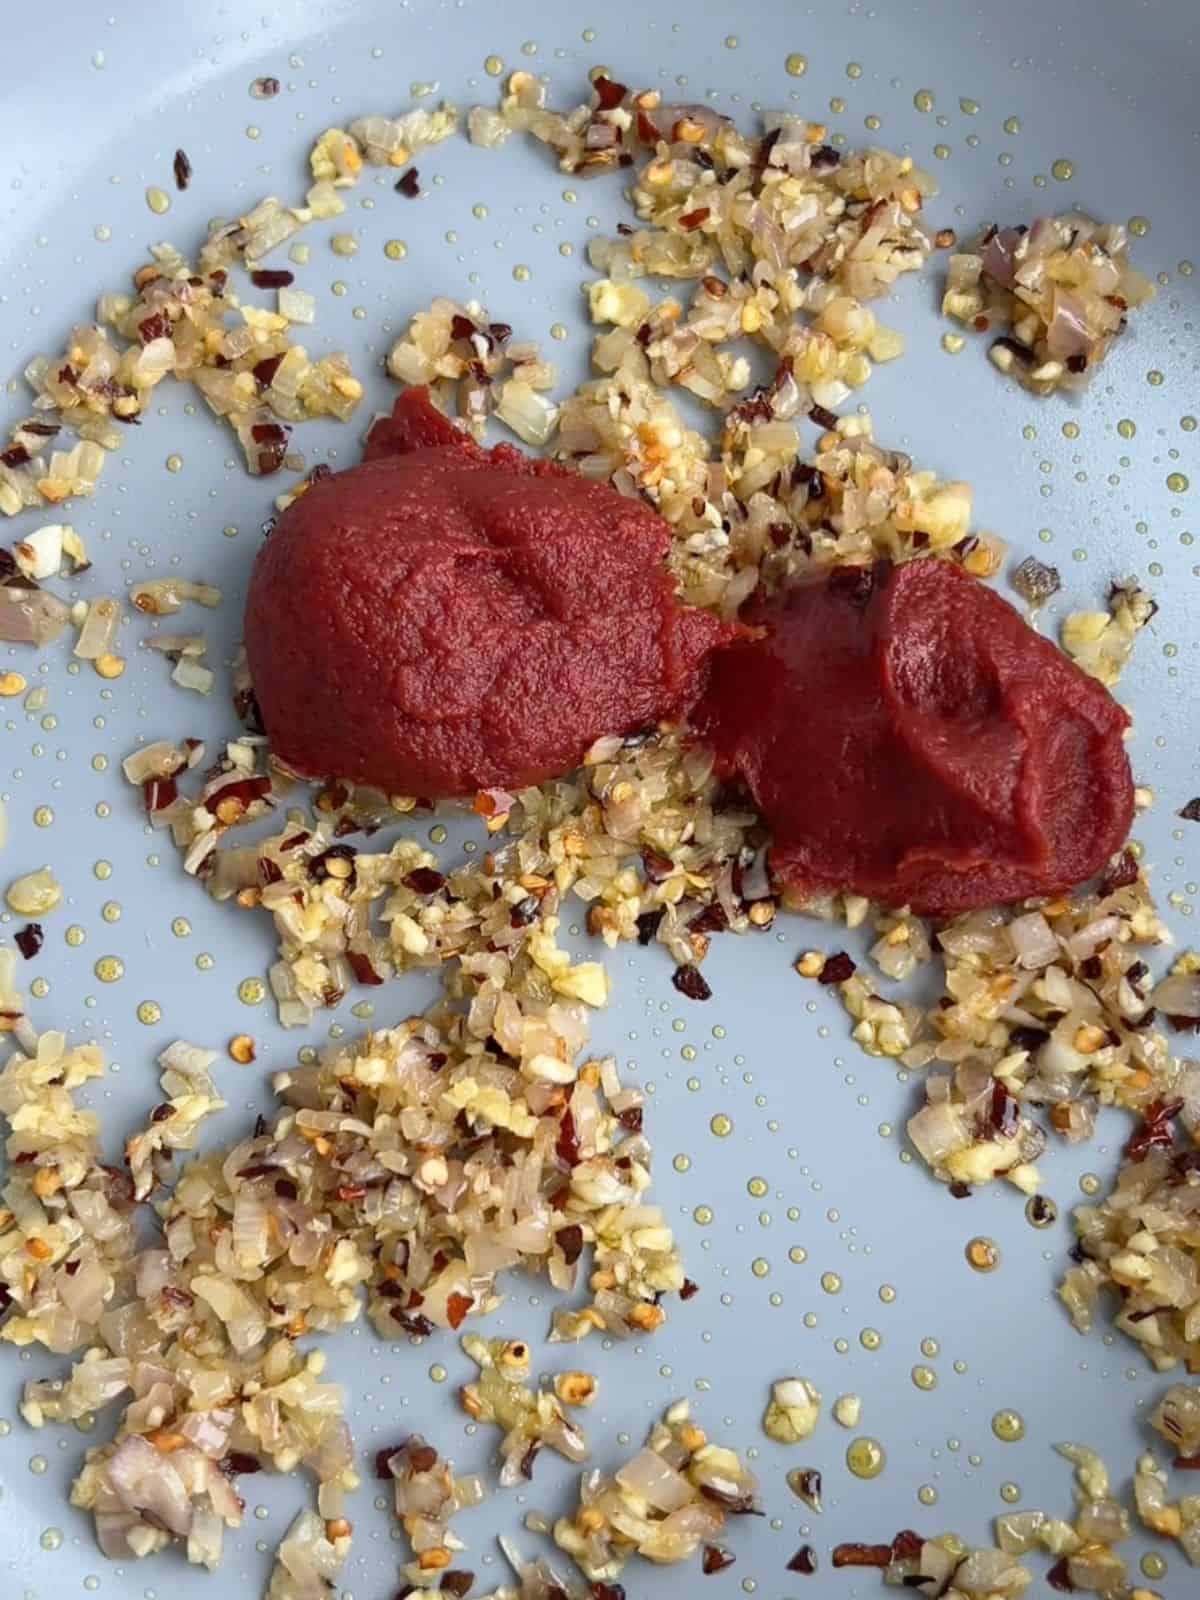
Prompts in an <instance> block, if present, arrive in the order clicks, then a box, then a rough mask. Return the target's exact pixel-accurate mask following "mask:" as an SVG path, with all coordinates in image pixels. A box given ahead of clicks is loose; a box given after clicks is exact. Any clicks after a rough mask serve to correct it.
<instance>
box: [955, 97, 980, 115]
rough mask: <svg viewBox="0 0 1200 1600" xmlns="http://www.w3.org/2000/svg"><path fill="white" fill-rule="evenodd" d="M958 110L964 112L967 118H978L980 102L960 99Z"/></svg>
mask: <svg viewBox="0 0 1200 1600" xmlns="http://www.w3.org/2000/svg"><path fill="white" fill-rule="evenodd" d="M958 109H959V110H960V111H961V112H962V114H963V115H964V116H965V117H974V116H978V114H979V101H978V100H966V99H960V100H959V102H958Z"/></svg>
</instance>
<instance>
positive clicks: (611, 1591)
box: [554, 1583, 625, 1600]
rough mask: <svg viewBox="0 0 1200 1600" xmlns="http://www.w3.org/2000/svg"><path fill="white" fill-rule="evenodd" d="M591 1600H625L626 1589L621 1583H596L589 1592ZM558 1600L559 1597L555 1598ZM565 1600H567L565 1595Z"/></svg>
mask: <svg viewBox="0 0 1200 1600" xmlns="http://www.w3.org/2000/svg"><path fill="white" fill-rule="evenodd" d="M588 1595H589V1600H625V1590H624V1587H623V1586H622V1585H621V1584H619V1583H594V1584H592V1586H591V1588H590V1589H589V1591H588ZM554 1600H558V1596H557V1595H555V1596H554ZM563 1600H566V1596H565V1595H564V1597H563Z"/></svg>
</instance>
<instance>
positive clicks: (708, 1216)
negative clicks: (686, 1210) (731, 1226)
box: [692, 1206, 713, 1228]
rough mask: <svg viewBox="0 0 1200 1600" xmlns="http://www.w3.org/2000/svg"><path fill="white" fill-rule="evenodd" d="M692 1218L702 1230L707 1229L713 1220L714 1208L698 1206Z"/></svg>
mask: <svg viewBox="0 0 1200 1600" xmlns="http://www.w3.org/2000/svg"><path fill="white" fill-rule="evenodd" d="M692 1216H693V1218H694V1219H695V1221H696V1222H698V1223H699V1224H700V1226H701V1227H702V1228H707V1227H708V1225H709V1223H710V1222H711V1221H712V1219H713V1208H712V1207H711V1206H697V1207H696V1209H695V1210H694V1211H693V1212H692Z"/></svg>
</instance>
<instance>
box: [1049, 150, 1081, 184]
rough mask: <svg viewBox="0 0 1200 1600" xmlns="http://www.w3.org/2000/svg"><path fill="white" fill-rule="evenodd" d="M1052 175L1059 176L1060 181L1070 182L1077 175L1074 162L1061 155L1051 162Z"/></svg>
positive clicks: (1053, 176)
mask: <svg viewBox="0 0 1200 1600" xmlns="http://www.w3.org/2000/svg"><path fill="white" fill-rule="evenodd" d="M1050 176H1051V177H1052V178H1057V179H1058V181H1059V183H1067V182H1069V181H1070V179H1072V178H1073V177H1074V176H1075V166H1074V163H1073V162H1070V161H1068V160H1067V158H1066V157H1065V156H1059V158H1058V160H1057V161H1055V162H1053V163H1052V164H1051V167H1050Z"/></svg>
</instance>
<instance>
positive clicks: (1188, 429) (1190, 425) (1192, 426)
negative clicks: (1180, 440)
mask: <svg viewBox="0 0 1200 1600" xmlns="http://www.w3.org/2000/svg"><path fill="white" fill-rule="evenodd" d="M1179 426H1180V427H1181V428H1182V429H1183V431H1184V433H1195V431H1196V419H1195V417H1180V419H1179Z"/></svg>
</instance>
